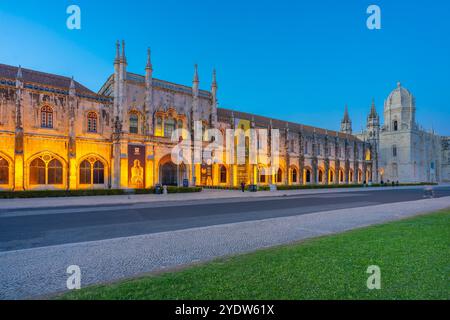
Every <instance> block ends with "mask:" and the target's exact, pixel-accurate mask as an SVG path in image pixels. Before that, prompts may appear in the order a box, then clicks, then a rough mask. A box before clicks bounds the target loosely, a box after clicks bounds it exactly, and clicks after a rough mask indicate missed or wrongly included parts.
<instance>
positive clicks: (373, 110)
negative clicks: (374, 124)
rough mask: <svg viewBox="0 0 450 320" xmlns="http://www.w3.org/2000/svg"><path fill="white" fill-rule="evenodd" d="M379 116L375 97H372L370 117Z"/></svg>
mask: <svg viewBox="0 0 450 320" xmlns="http://www.w3.org/2000/svg"><path fill="white" fill-rule="evenodd" d="M375 118H378V114H377V109H376V108H375V99H373V98H372V105H371V106H370V113H369V119H375Z"/></svg>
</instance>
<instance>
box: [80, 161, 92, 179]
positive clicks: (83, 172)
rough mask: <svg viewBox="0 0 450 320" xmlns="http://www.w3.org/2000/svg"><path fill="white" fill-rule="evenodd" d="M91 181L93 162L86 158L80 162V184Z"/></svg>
mask: <svg viewBox="0 0 450 320" xmlns="http://www.w3.org/2000/svg"><path fill="white" fill-rule="evenodd" d="M90 183H91V164H90V163H89V161H87V160H84V161H83V162H82V163H81V164H80V184H90Z"/></svg>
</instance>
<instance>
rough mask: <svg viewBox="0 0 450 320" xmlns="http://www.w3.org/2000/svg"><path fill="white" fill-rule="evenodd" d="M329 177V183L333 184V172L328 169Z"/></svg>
mask: <svg viewBox="0 0 450 320" xmlns="http://www.w3.org/2000/svg"><path fill="white" fill-rule="evenodd" d="M329 175H330V178H329V182H330V183H334V172H333V170H331V169H330V173H329Z"/></svg>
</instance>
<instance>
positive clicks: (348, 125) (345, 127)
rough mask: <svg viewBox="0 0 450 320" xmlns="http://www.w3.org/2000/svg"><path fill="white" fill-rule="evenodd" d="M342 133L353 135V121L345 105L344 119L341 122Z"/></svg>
mask: <svg viewBox="0 0 450 320" xmlns="http://www.w3.org/2000/svg"><path fill="white" fill-rule="evenodd" d="M341 132H342V133H346V134H352V121H351V120H350V116H349V115H348V106H347V105H345V111H344V118H343V119H342V121H341Z"/></svg>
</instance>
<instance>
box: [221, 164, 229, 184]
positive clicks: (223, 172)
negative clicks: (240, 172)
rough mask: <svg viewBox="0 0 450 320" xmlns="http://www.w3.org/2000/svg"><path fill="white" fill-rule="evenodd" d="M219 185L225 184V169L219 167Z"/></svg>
mask: <svg viewBox="0 0 450 320" xmlns="http://www.w3.org/2000/svg"><path fill="white" fill-rule="evenodd" d="M220 183H227V168H225V166H220Z"/></svg>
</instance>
